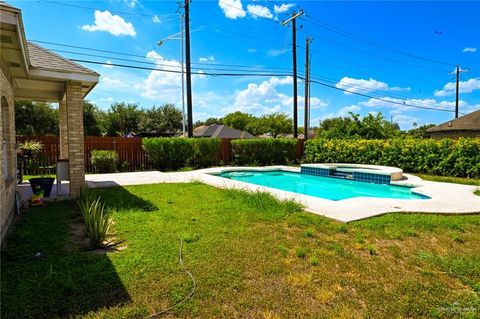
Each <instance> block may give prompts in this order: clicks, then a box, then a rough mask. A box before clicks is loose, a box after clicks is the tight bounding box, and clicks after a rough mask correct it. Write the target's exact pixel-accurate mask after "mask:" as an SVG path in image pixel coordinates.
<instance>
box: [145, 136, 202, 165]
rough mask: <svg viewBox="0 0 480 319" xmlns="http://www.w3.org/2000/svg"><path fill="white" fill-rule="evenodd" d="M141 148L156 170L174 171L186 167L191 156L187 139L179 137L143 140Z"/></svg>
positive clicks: (190, 148)
mask: <svg viewBox="0 0 480 319" xmlns="http://www.w3.org/2000/svg"><path fill="white" fill-rule="evenodd" d="M142 144H143V145H142V146H143V149H144V150H145V152H147V156H148V157H149V159H150V161H151V162H152V164H153V165H154V166H155V168H156V169H158V170H161V171H162V170H175V169H179V168H182V167H184V166H186V164H187V162H188V160H189V159H190V158H191V156H192V153H193V151H192V147H191V144H190V142H189V140H188V139H186V138H179V137H153V138H144V139H143V141H142Z"/></svg>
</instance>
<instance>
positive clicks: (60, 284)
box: [1, 201, 130, 318]
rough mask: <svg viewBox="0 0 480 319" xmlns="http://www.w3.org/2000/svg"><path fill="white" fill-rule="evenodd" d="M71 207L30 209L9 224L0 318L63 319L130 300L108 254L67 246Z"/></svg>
mask: <svg viewBox="0 0 480 319" xmlns="http://www.w3.org/2000/svg"><path fill="white" fill-rule="evenodd" d="M73 205H74V203H72V202H69V201H64V202H57V203H47V204H46V206H45V207H38V208H32V209H29V210H28V211H27V212H26V213H24V215H23V216H22V217H21V218H20V220H19V221H18V222H17V223H16V224H15V225H14V226H13V229H12V230H13V231H12V233H11V235H10V236H9V237H8V238H7V242H6V247H5V249H4V250H3V251H2V258H1V305H2V307H1V314H2V317H3V318H56V317H60V318H67V317H71V316H75V315H81V314H85V313H88V312H91V311H96V310H98V309H101V308H105V307H106V308H110V307H114V306H120V305H122V304H125V303H128V302H130V296H129V295H128V293H127V291H126V289H125V287H124V286H123V284H122V282H121V280H120V277H119V276H118V274H117V272H116V270H115V268H114V266H113V265H112V263H111V261H110V259H109V257H108V255H97V254H92V253H86V252H81V251H80V250H79V248H78V247H75V246H73V244H72V243H71V241H70V239H71V234H70V228H69V223H70V222H71V221H72V220H73V219H75V218H78V213H77V212H76V210H75V209H74V206H73ZM38 253H40V254H41V255H40V256H39V257H35V255H36V254H38Z"/></svg>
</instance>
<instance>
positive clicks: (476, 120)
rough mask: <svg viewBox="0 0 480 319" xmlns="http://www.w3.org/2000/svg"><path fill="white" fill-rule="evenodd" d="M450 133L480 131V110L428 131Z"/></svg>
mask: <svg viewBox="0 0 480 319" xmlns="http://www.w3.org/2000/svg"><path fill="white" fill-rule="evenodd" d="M448 131H480V110H478V111H475V112H472V113H469V114H467V115H464V116H462V117H459V118H456V119H454V120H450V121H448V122H445V123H442V124H439V125H437V126H434V127H431V128H429V129H427V132H428V133H432V132H448Z"/></svg>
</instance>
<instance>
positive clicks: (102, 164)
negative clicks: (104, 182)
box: [91, 150, 118, 173]
mask: <svg viewBox="0 0 480 319" xmlns="http://www.w3.org/2000/svg"><path fill="white" fill-rule="evenodd" d="M91 161H92V165H93V168H94V169H95V172H96V173H114V172H115V171H116V170H117V164H118V154H117V152H116V151H107V150H93V151H92V156H91Z"/></svg>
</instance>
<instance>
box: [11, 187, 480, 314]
mask: <svg viewBox="0 0 480 319" xmlns="http://www.w3.org/2000/svg"><path fill="white" fill-rule="evenodd" d="M95 192H96V193H97V194H98V195H100V196H101V197H102V198H103V199H105V200H106V201H107V202H108V204H109V205H110V206H111V207H115V212H114V218H115V224H114V227H113V229H112V232H113V233H114V236H115V239H116V240H125V241H126V244H125V245H126V248H125V249H123V250H120V251H117V252H109V253H107V254H103V255H102V254H92V253H86V252H81V251H79V249H78V247H77V246H75V244H74V243H73V242H72V241H71V238H72V235H71V225H72V224H75V223H78V215H77V213H76V212H75V209H74V205H73V203H71V202H68V201H65V202H58V203H48V204H47V206H46V207H42V208H35V209H30V210H29V211H28V212H26V213H25V214H24V216H23V217H22V218H21V220H20V221H19V222H18V223H17V224H16V225H15V226H14V229H13V232H12V235H11V236H10V237H9V238H8V242H7V248H6V249H5V251H4V252H3V254H2V260H1V305H2V306H1V313H2V317H3V318H55V317H61V318H66V317H73V318H145V317H146V316H147V315H149V314H152V313H153V312H154V311H155V310H161V309H165V308H167V307H169V306H170V305H172V304H173V303H175V302H177V301H179V300H181V299H183V298H184V296H185V295H186V294H188V292H189V291H190V289H191V282H190V280H189V278H188V276H187V275H186V274H185V273H184V271H183V269H182V267H181V266H180V264H179V262H178V236H180V237H181V238H182V239H183V241H184V243H185V248H184V260H185V265H186V267H187V268H188V269H189V270H190V271H191V272H192V274H193V276H194V277H195V279H196V282H197V289H196V291H195V294H194V296H193V299H192V300H189V301H188V302H186V303H184V304H182V305H180V306H179V307H178V308H176V309H175V310H174V311H173V312H171V313H170V314H168V315H167V316H164V317H166V318H173V317H175V318H177V317H178V318H293V317H296V318H432V317H433V318H478V316H479V315H480V236H479V234H480V216H479V215H468V216H440V215H420V214H389V215H385V216H381V217H376V218H371V219H367V220H363V221H358V222H352V223H349V224H344V223H339V222H335V221H332V220H330V219H326V218H323V217H319V216H316V215H314V214H309V213H304V212H302V211H301V209H300V207H299V206H298V205H297V204H295V203H292V202H282V203H281V202H278V201H276V200H274V199H273V198H272V197H270V196H269V195H266V194H247V193H244V192H241V191H232V190H220V189H217V188H213V187H210V186H206V185H203V184H196V183H194V184H158V185H148V186H131V187H125V188H121V187H118V188H108V189H97V190H95ZM37 252H42V256H41V257H38V258H34V257H32V256H33V255H34V254H35V253H37Z"/></svg>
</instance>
